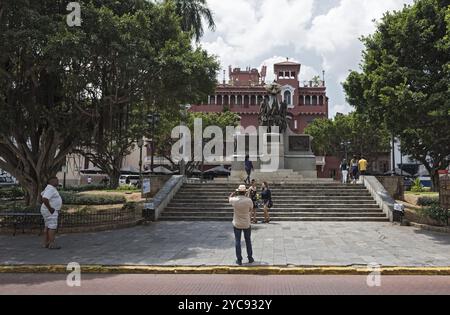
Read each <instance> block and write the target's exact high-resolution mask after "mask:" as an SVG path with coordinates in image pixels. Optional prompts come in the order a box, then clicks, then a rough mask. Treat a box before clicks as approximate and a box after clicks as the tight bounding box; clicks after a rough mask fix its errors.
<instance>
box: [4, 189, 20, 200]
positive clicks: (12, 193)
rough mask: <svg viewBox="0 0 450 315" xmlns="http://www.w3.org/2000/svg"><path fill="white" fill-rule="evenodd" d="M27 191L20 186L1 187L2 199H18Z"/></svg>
mask: <svg viewBox="0 0 450 315" xmlns="http://www.w3.org/2000/svg"><path fill="white" fill-rule="evenodd" d="M24 196H25V193H24V192H23V190H22V188H20V187H10V188H4V189H0V199H18V198H23V197H24Z"/></svg>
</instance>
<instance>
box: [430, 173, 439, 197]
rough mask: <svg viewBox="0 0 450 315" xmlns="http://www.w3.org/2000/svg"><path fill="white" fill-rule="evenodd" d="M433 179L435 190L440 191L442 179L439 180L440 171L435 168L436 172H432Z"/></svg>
mask: <svg viewBox="0 0 450 315" xmlns="http://www.w3.org/2000/svg"><path fill="white" fill-rule="evenodd" d="M431 180H432V181H433V187H432V191H433V192H439V190H440V181H439V172H438V170H435V171H434V173H432V174H431Z"/></svg>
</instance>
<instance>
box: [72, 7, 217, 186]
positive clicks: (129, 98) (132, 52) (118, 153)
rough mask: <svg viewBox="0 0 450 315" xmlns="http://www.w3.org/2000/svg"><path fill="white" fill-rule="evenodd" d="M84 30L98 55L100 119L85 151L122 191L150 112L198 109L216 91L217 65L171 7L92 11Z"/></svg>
mask: <svg viewBox="0 0 450 315" xmlns="http://www.w3.org/2000/svg"><path fill="white" fill-rule="evenodd" d="M85 7H86V8H85V9H84V11H87V13H85V16H86V17H85V19H84V21H85V22H84V24H83V25H82V27H81V29H80V31H82V32H85V33H86V34H89V36H90V39H91V40H90V41H88V42H86V43H84V46H85V49H86V51H89V55H90V56H93V57H94V58H92V63H91V66H90V67H87V68H86V75H87V76H88V77H90V78H91V84H90V85H89V90H88V93H89V95H90V96H91V100H92V102H93V104H94V105H95V108H96V111H97V116H98V117H99V118H100V119H99V120H98V121H96V123H95V125H94V126H93V131H94V134H93V136H92V137H90V138H87V141H86V142H85V143H84V145H83V146H82V147H81V148H80V152H81V153H82V154H84V155H85V156H86V157H88V158H89V159H90V160H91V161H92V162H93V163H94V164H95V165H96V166H97V167H99V168H100V169H102V170H103V171H104V172H105V173H106V174H108V175H109V177H110V179H111V180H110V183H111V186H112V187H113V188H115V187H116V186H117V185H118V180H119V176H120V171H121V168H122V163H123V159H124V158H125V156H127V155H128V154H129V153H130V151H131V149H132V148H133V143H134V142H136V139H139V138H142V136H143V135H144V133H145V131H146V129H148V126H147V125H146V116H147V115H146V113H148V112H149V111H156V110H157V111H159V112H164V111H170V109H171V108H173V107H175V108H178V104H182V103H189V102H199V101H200V100H202V99H204V98H206V96H207V95H208V94H209V93H211V92H212V91H213V90H214V87H215V83H216V72H217V70H218V63H217V62H216V60H215V58H213V57H211V56H208V54H207V53H206V52H205V51H203V50H201V49H200V48H195V49H194V48H193V46H192V43H191V38H190V35H189V34H187V33H184V32H182V30H181V27H180V25H179V24H178V16H177V15H176V13H175V10H174V7H173V6H172V5H171V4H160V5H155V4H152V3H144V4H141V5H140V6H139V7H138V9H129V8H126V10H125V11H123V9H122V8H119V9H117V8H108V7H96V6H95V5H92V4H91V5H88V4H87V5H86V6H85Z"/></svg>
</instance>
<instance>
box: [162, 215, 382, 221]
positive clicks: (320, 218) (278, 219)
mask: <svg viewBox="0 0 450 315" xmlns="http://www.w3.org/2000/svg"><path fill="white" fill-rule="evenodd" d="M161 220H163V221H211V222H217V221H231V220H230V218H216V217H207V216H205V217H188V216H183V217H162V218H161ZM271 221H272V222H282V221H284V222H301V221H307V222H389V219H387V218H385V217H383V218H367V217H333V218H327V217H308V218H306V217H302V218H298V217H297V218H296V217H285V218H273V219H271Z"/></svg>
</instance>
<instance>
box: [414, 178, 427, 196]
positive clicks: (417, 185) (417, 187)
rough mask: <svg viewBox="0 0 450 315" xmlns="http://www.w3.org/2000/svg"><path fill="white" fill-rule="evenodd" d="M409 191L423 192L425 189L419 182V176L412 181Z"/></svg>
mask: <svg viewBox="0 0 450 315" xmlns="http://www.w3.org/2000/svg"><path fill="white" fill-rule="evenodd" d="M411 191H412V192H416V193H419V192H424V191H425V189H424V188H423V185H422V183H421V182H420V179H419V178H417V179H416V180H415V181H414V184H413V186H412V187H411Z"/></svg>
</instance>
